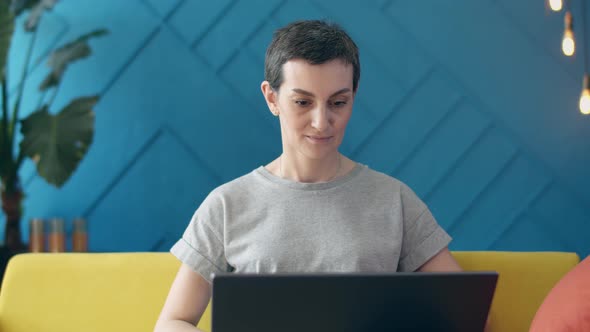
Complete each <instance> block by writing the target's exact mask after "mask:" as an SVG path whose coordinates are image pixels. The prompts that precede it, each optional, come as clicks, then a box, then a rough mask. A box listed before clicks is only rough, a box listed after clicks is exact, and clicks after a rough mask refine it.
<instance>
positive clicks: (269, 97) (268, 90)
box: [260, 81, 279, 116]
mask: <svg viewBox="0 0 590 332" xmlns="http://www.w3.org/2000/svg"><path fill="white" fill-rule="evenodd" d="M260 90H262V95H263V96H264V100H266V105H268V109H269V110H270V112H271V113H272V114H273V115H274V116H278V115H279V105H278V100H277V99H278V95H277V93H276V92H275V90H273V88H272V87H271V86H270V83H268V81H263V82H262V84H260Z"/></svg>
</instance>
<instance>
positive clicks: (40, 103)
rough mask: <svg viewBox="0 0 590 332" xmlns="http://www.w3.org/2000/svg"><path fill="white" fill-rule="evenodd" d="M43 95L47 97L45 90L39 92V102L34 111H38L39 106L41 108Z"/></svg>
mask: <svg viewBox="0 0 590 332" xmlns="http://www.w3.org/2000/svg"><path fill="white" fill-rule="evenodd" d="M45 95H47V90H45V91H43V92H41V96H40V97H39V101H38V102H37V107H36V108H35V110H39V109H40V108H41V106H43V100H44V99H45Z"/></svg>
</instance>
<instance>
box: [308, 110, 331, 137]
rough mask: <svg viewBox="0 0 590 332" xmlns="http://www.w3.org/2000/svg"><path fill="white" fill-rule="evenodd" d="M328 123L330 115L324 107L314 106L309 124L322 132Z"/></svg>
mask: <svg viewBox="0 0 590 332" xmlns="http://www.w3.org/2000/svg"><path fill="white" fill-rule="evenodd" d="M329 125H330V115H329V112H328V110H327V109H326V108H325V107H316V108H315V109H314V110H313V111H312V115H311V126H312V127H313V128H315V129H316V130H317V131H319V132H322V131H324V130H326V129H327V128H328V126H329Z"/></svg>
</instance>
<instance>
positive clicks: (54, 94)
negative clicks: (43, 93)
mask: <svg viewBox="0 0 590 332" xmlns="http://www.w3.org/2000/svg"><path fill="white" fill-rule="evenodd" d="M60 86H61V80H60V81H59V82H58V83H57V86H56V87H55V88H54V89H53V94H52V95H51V98H49V102H47V109H48V110H49V109H51V104H53V101H54V100H55V97H56V96H57V92H58V91H59V87H60Z"/></svg>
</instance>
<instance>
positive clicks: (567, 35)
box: [561, 12, 576, 56]
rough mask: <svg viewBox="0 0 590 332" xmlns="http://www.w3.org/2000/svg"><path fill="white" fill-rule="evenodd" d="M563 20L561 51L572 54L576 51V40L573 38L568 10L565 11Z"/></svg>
mask: <svg viewBox="0 0 590 332" xmlns="http://www.w3.org/2000/svg"><path fill="white" fill-rule="evenodd" d="M563 22H564V26H565V31H564V32H563V39H562V40H561V50H562V51H563V54H565V55H567V56H572V55H574V52H575V51H576V41H575V40H574V32H573V30H572V27H573V22H572V14H571V13H570V12H566V13H565V16H564V18H563Z"/></svg>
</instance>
